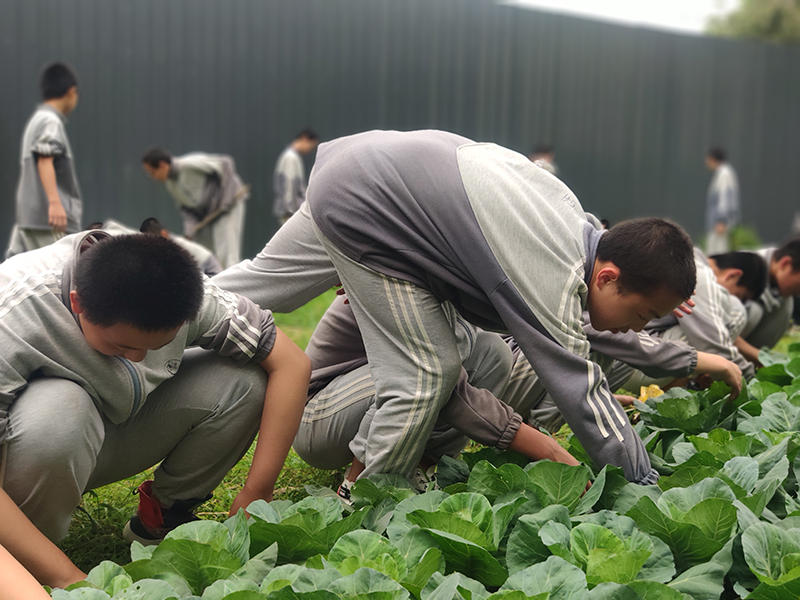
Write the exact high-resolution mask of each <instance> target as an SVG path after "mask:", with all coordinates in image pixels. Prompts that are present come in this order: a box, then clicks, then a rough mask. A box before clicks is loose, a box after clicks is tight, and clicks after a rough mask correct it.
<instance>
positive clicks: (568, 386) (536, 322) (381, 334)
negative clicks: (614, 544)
mask: <svg viewBox="0 0 800 600" xmlns="http://www.w3.org/2000/svg"><path fill="white" fill-rule="evenodd" d="M306 204H308V205H310V213H307V214H304V211H303V210H302V208H301V210H300V211H299V212H298V213H297V214H296V215H295V216H294V217H292V219H290V220H289V222H288V223H287V224H286V225H285V226H284V227H283V228H282V229H281V230H280V231H279V232H278V234H276V236H275V237H274V238H273V239H272V240H271V241H270V243H269V244H267V246H266V247H265V248H264V250H263V251H262V253H261V254H259V255H258V256H257V257H256V259H255V260H254V261H252V262H250V261H246V262H245V263H242V264H240V265H238V266H237V267H234V269H233V270H232V271H231V272H230V273H228V272H227V271H226V272H223V273H221V274H220V275H218V276H217V278H218V282H219V284H220V285H221V286H222V287H225V288H228V289H233V290H236V291H238V292H240V293H244V294H245V295H248V296H249V297H251V298H252V299H254V300H255V301H256V302H258V303H260V304H261V305H262V306H271V307H272V308H273V309H275V310H283V309H285V308H287V307H291V306H293V305H296V304H297V303H299V302H302V301H303V300H305V299H307V297H308V296H310V295H313V293H315V292H318V290H319V288H320V287H321V286H323V285H324V284H326V283H328V282H329V281H330V280H331V279H333V280H334V281H335V280H336V279H339V280H340V281H341V283H342V284H343V285H344V287H345V289H346V291H347V296H348V299H349V300H350V303H351V304H352V305H353V312H354V313H355V315H356V319H357V320H358V324H359V327H360V329H361V332H362V335H363V337H364V344H365V347H366V350H367V355H368V357H369V368H370V373H371V375H372V379H373V382H374V385H375V391H376V395H377V398H378V400H377V410H376V413H375V417H374V419H373V421H372V424H371V426H370V430H369V434H368V437H367V443H366V451H365V458H366V470H365V471H364V473H363V474H362V476H365V475H369V474H370V473H380V472H383V473H399V474H403V475H406V476H409V475H410V474H411V473H412V472H413V470H414V468H415V467H416V465H417V463H418V462H419V459H420V457H421V455H422V453H423V450H424V446H425V443H426V442H427V440H428V438H429V436H430V433H431V431H432V430H433V426H434V424H435V421H436V418H437V415H438V414H439V410H440V409H441V407H442V406H443V405H444V404H445V402H446V401H447V399H448V398H450V395H451V392H452V390H453V388H454V386H455V385H456V382H457V380H458V376H459V373H460V370H461V359H460V356H459V354H458V348H457V342H456V339H455V335H454V333H453V330H452V327H451V326H450V323H449V321H448V320H447V318H446V316H445V314H444V313H443V309H442V307H441V303H442V302H443V301H445V300H447V301H449V302H451V303H452V304H453V306H455V308H456V310H458V312H459V313H460V314H461V315H462V316H463V317H464V318H465V319H467V320H468V321H470V322H471V323H473V324H475V325H478V326H481V327H485V326H490V327H494V328H500V329H503V330H508V331H509V332H510V333H512V334H513V335H514V337H515V338H516V340H517V342H518V343H519V344H520V347H521V348H522V349H523V351H524V352H525V355H526V356H527V357H528V360H529V361H530V362H531V364H533V365H534V367H535V368H536V371H537V373H538V374H539V376H540V377H541V379H542V381H543V383H544V385H545V386H546V387H547V389H548V390H549V391H550V392H551V393H552V395H553V397H554V398H555V399H556V402H557V403H558V405H559V407H560V408H561V409H562V412H564V413H565V414H566V415H567V419H568V422H569V424H570V426H571V427H572V429H573V431H574V432H575V434H576V435H577V436H578V438H579V439H580V440H581V443H582V444H583V446H584V447H585V448H586V449H587V451H588V452H589V453H590V455H591V456H592V458H593V460H594V461H595V463H596V464H599V465H604V464H608V463H610V464H614V465H617V466H620V467H621V468H622V469H623V470H624V471H625V474H626V476H627V477H628V478H629V479H630V480H631V481H635V482H638V483H653V482H654V481H655V480H656V478H657V474H656V472H655V471H654V470H653V469H652V468H651V467H650V463H649V460H648V457H647V453H646V451H645V449H644V446H643V445H642V442H641V440H640V439H639V438H638V436H637V435H636V434H635V433H634V432H633V430H632V429H631V426H630V424H629V422H628V420H627V419H626V417H625V415H624V412H623V411H622V410H621V409H620V407H619V404H618V403H617V402H616V400H615V399H614V398H613V396H612V395H611V392H610V391H609V389H608V385H607V383H606V381H605V378H604V377H603V374H602V372H601V371H600V368H599V366H598V365H596V364H595V363H592V362H591V361H589V360H588V355H589V343H588V341H587V339H586V336H585V333H584V331H583V323H582V313H583V311H584V309H586V310H588V311H589V313H590V315H591V319H592V323H593V324H594V325H595V327H596V328H597V329H600V330H606V329H608V330H615V331H616V330H625V331H626V330H628V329H637V330H638V329H641V328H642V327H644V325H645V323H646V322H647V321H648V320H649V319H651V318H653V317H654V316H659V317H660V316H664V315H665V314H668V313H669V312H671V311H672V310H673V309H674V308H675V307H676V306H678V305H679V304H681V302H682V301H683V300H685V299H687V298H688V297H689V296H690V295H691V292H692V290H693V289H694V283H695V281H694V278H695V272H694V263H693V261H692V256H691V242H690V240H689V239H688V236H687V235H686V234H685V232H684V231H683V230H681V229H680V228H679V227H677V226H675V225H673V224H671V223H667V222H665V221H662V220H658V219H651V220H640V221H635V222H630V223H628V224H620V225H618V226H616V227H615V228H614V229H612V230H611V231H609V232H606V233H605V234H601V232H599V231H597V230H596V229H595V228H594V227H593V226H592V225H591V224H589V222H588V221H587V220H586V216H585V214H584V212H583V209H582V208H581V205H580V203H579V202H578V200H577V199H576V198H575V196H574V195H573V194H572V193H571V192H570V190H569V189H568V188H567V187H566V186H565V185H564V184H563V183H562V182H560V181H559V180H558V179H556V178H555V177H553V176H552V175H550V174H549V173H547V172H545V171H543V170H542V169H539V168H538V167H536V166H535V165H533V164H532V163H531V162H530V161H529V160H528V159H527V158H525V157H524V156H521V155H519V154H517V153H515V152H512V151H510V150H506V149H504V148H501V147H499V146H496V145H492V144H475V143H473V142H471V141H470V140H468V139H465V138H462V137H460V136H457V135H453V134H449V133H444V132H438V131H420V132H408V133H400V132H383V131H377V132H368V133H364V134H359V135H354V136H351V137H347V138H342V139H339V140H335V141H333V142H329V143H326V144H323V145H322V146H320V149H319V152H318V154H317V162H316V165H315V166H314V171H313V173H312V175H311V178H310V181H309V187H308V193H307V203H306ZM601 236H602V237H601ZM313 237H316V239H317V242H316V243H315V242H314V240H313V239H312V238H313ZM320 246H321V247H322V250H323V251H324V252H320ZM324 255H327V261H326V260H325V258H324ZM665 257H666V259H667V260H666V267H667V268H666V269H665V268H663V267H664V264H665ZM331 266H333V267H334V268H335V271H332V270H331ZM657 266H658V267H659V268H656V267H657ZM656 271H658V274H657V275H655V274H654V273H656ZM337 276H338V277H337Z"/></svg>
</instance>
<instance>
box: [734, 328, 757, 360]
mask: <svg viewBox="0 0 800 600" xmlns="http://www.w3.org/2000/svg"><path fill="white" fill-rule="evenodd" d="M733 345H734V346H736V348H737V349H738V350H739V352H741V353H742V356H744V357H745V358H746V359H747V360H749V361H750V362H751V363H753V364H754V365H756V366H757V367H760V366H761V362H760V361H759V360H758V353H759V350H758V348H756V347H755V346H753V344H751V343H750V342H748V341H747V340H745V339H744V338H743V337H741V336H740V337H738V338H736V341H735V342H733Z"/></svg>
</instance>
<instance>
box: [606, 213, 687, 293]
mask: <svg viewBox="0 0 800 600" xmlns="http://www.w3.org/2000/svg"><path fill="white" fill-rule="evenodd" d="M597 259H598V260H601V261H609V262H612V263H614V264H615V265H616V266H617V267H618V268H619V284H620V287H621V288H622V289H623V290H624V291H626V292H632V293H637V294H643V295H644V294H652V293H654V292H657V291H659V290H666V291H668V292H670V293H673V294H675V295H676V296H679V297H680V298H683V299H688V298H689V297H691V295H692V294H693V293H694V288H695V285H696V284H697V272H696V269H695V265H694V248H693V246H692V240H691V238H690V237H689V235H688V234H687V233H686V232H685V231H684V230H683V229H682V228H681V226H680V225H676V224H675V223H672V222H670V221H666V220H664V219H655V218H647V219H633V220H631V221H623V222H622V223H618V224H617V225H614V227H613V229H609V230H608V231H606V232H605V233H604V234H603V236H602V237H601V238H600V242H599V243H598V244H597Z"/></svg>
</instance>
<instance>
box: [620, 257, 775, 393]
mask: <svg viewBox="0 0 800 600" xmlns="http://www.w3.org/2000/svg"><path fill="white" fill-rule="evenodd" d="M694 253H695V265H696V267H697V290H696V293H695V296H694V301H695V306H694V308H693V309H692V314H691V315H686V316H685V317H684V318H682V319H680V320H678V319H676V318H675V317H673V316H671V315H670V316H668V317H665V318H664V319H659V320H657V321H651V322H650V323H649V324H648V325H647V328H646V330H647V331H648V333H650V334H652V335H654V336H657V337H661V338H663V339H672V340H681V341H685V342H687V343H688V344H689V345H690V346H693V347H694V348H697V350H699V351H702V352H707V353H709V354H715V355H717V356H721V357H723V358H725V359H727V360H730V361H732V362H734V363H736V365H738V366H739V368H740V369H741V371H742V373H743V375H744V377H745V379H750V378H751V377H753V375H755V369H754V368H753V364H752V363H751V362H750V361H748V360H747V359H746V358H745V357H744V356H743V355H742V353H741V352H739V350H738V348H737V347H736V339H737V338H738V337H739V334H740V333H741V331H742V329H743V328H744V326H745V323H746V320H747V313H746V311H745V308H744V305H743V304H742V302H743V301H745V300H747V299H749V298H756V297H758V296H759V295H761V292H762V291H763V289H764V280H765V278H766V270H767V268H766V265H765V263H764V261H763V260H761V259H760V257H758V256H756V255H755V254H753V253H751V252H728V253H726V254H720V255H717V256H715V257H710V258H707V257H706V256H705V255H704V254H703V253H702V251H700V249H698V248H696V249H695V251H694ZM672 380H673V378H663V379H654V378H652V377H648V376H646V375H642V374H635V373H634V374H633V375H632V377H631V378H630V379H629V380H628V381H627V382H624V383H622V386H623V387H627V388H628V389H638V388H639V386H641V385H649V384H651V383H658V384H660V385H663V384H665V383H669V382H671V381H672Z"/></svg>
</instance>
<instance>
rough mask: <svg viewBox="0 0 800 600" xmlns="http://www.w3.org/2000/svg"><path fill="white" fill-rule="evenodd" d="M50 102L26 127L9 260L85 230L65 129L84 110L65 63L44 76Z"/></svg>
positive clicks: (43, 88)
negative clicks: (69, 119)
mask: <svg viewBox="0 0 800 600" xmlns="http://www.w3.org/2000/svg"><path fill="white" fill-rule="evenodd" d="M40 85H41V91H42V98H43V100H44V102H43V103H42V104H41V105H40V106H39V107H38V108H37V109H36V112H35V113H33V116H32V117H31V118H30V120H29V121H28V124H27V125H26V126H25V133H24V134H23V136H22V156H21V157H20V176H19V185H18V186H17V221H16V225H15V226H14V229H13V231H12V233H11V240H10V242H9V247H8V250H7V251H6V258H9V257H11V256H14V255H15V254H20V253H22V252H28V251H29V250H35V249H36V248H41V247H43V246H47V245H48V244H52V243H53V242H55V241H56V240H58V239H59V238H60V237H61V236H62V235H64V232H66V233H75V232H77V231H80V228H81V225H80V223H81V191H80V188H79V187H78V176H77V174H76V173H75V162H74V160H75V159H74V156H73V154H72V148H71V147H70V144H69V139H68V138H67V131H66V128H65V127H64V125H65V124H66V122H67V116H68V115H69V114H70V113H71V112H72V111H73V110H75V107H76V106H77V105H78V79H77V77H76V76H75V73H74V71H73V70H72V69H70V68H69V67H68V66H67V65H65V64H64V63H53V64H51V65H48V66H47V67H45V69H44V71H42V77H41V81H40Z"/></svg>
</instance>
